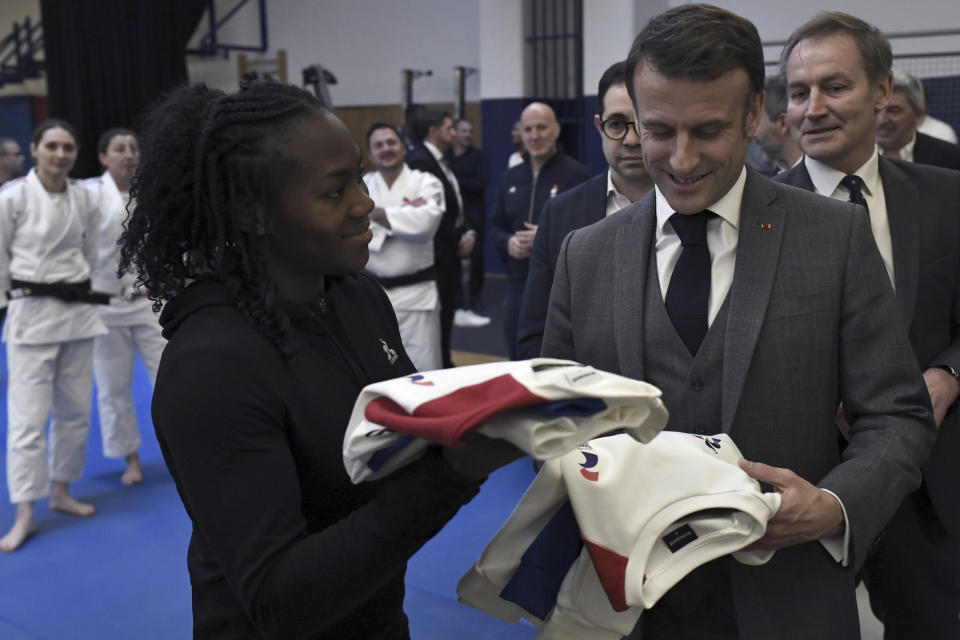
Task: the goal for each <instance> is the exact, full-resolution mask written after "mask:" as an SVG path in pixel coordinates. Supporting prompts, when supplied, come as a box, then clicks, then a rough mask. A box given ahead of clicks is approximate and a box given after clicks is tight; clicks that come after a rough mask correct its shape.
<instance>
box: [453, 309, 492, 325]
mask: <svg viewBox="0 0 960 640" xmlns="http://www.w3.org/2000/svg"><path fill="white" fill-rule="evenodd" d="M453 324H454V325H455V326H457V327H485V326H487V325H488V324H490V318H488V317H487V316H482V315H480V314H479V313H475V312H474V311H471V310H470V309H457V310H456V311H454V313H453Z"/></svg>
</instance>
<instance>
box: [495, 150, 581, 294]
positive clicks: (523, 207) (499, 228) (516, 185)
mask: <svg viewBox="0 0 960 640" xmlns="http://www.w3.org/2000/svg"><path fill="white" fill-rule="evenodd" d="M592 175H593V172H592V171H590V168H589V167H587V166H586V165H584V164H580V163H579V162H577V161H576V160H574V159H573V158H571V157H570V156H568V155H567V154H565V153H564V152H563V151H562V150H560V149H558V150H557V152H556V153H554V154H553V155H552V156H551V157H550V159H549V160H547V162H546V163H545V164H544V165H543V168H541V169H540V173H539V174H538V175H537V176H536V180H534V176H533V171H532V170H531V169H530V160H529V158H528V157H526V156H524V161H523V164H518V165H517V166H515V167H511V168H509V169H507V172H506V173H505V174H503V177H502V178H500V184H499V185H498V187H497V200H496V202H495V203H494V205H493V215H492V216H491V218H490V224H489V226H488V229H487V237H489V238H490V242H491V243H493V248H494V249H495V250H496V252H497V255H499V256H500V259H501V260H503V264H504V266H505V267H506V268H507V275H508V276H509V277H510V278H511V279H513V280H518V281H523V282H526V280H527V271H528V270H529V268H530V259H529V258H524V259H523V260H516V259H514V258H511V257H510V254H509V253H507V242H509V241H510V237H511V236H512V235H513V234H514V233H515V232H517V231H521V230H523V229H525V227H524V225H523V223H524V222H530V223H532V224H538V223H539V222H540V212H541V211H542V210H543V205H544V204H546V202H547V200H549V199H550V198H552V197H554V196H556V195H557V194H558V193H563V192H564V191H566V190H567V189H570V188H572V187H575V186H577V185H578V184H580V183H581V182H586V181H587V180H589V179H590V177H591V176H592Z"/></svg>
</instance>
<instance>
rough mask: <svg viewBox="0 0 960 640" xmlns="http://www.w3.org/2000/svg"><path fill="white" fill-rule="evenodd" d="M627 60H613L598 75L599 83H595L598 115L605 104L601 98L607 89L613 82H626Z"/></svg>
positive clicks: (601, 113) (602, 110)
mask: <svg viewBox="0 0 960 640" xmlns="http://www.w3.org/2000/svg"><path fill="white" fill-rule="evenodd" d="M626 69H627V61H626V60H621V61H620V62H614V63H613V64H612V65H610V66H609V67H607V70H606V71H604V72H603V75H602V76H600V84H599V85H597V108H598V109H599V110H600V115H601V116H602V115H603V112H604V108H605V105H604V104H603V99H604V97H605V96H606V95H607V91H608V90H609V89H610V87H612V86H613V85H615V84H626V83H627V71H626Z"/></svg>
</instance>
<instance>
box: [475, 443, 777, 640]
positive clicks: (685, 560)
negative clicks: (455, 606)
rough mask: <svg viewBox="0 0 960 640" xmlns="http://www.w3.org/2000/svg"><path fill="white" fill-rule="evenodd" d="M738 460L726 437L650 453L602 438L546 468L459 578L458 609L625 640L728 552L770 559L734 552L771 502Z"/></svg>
mask: <svg viewBox="0 0 960 640" xmlns="http://www.w3.org/2000/svg"><path fill="white" fill-rule="evenodd" d="M741 458H742V456H741V454H740V452H739V450H738V449H737V447H736V445H735V444H734V443H733V441H732V440H731V439H730V437H729V436H728V435H726V434H720V435H715V436H698V435H694V434H687V433H679V432H672V431H665V432H663V433H661V434H660V435H658V436H657V437H656V438H654V439H653V440H652V441H650V442H649V443H648V444H638V443H637V442H636V441H634V440H632V439H630V438H627V437H624V436H623V435H613V436H609V437H605V438H599V439H596V440H593V441H591V442H589V443H587V444H586V445H583V446H581V447H579V448H578V450H577V451H575V452H571V453H569V454H566V455H564V456H562V457H560V458H557V459H554V460H549V461H547V462H546V463H545V464H544V466H543V468H542V469H541V471H540V474H539V475H538V476H537V478H536V480H535V481H534V482H533V484H531V486H530V487H529V488H528V489H527V492H526V493H525V494H524V496H523V498H522V499H521V501H520V503H519V504H518V505H517V507H516V509H514V511H513V513H512V514H511V515H510V517H509V518H508V520H507V522H506V523H505V524H504V525H503V527H502V528H501V529H500V531H498V532H497V534H496V535H495V536H494V538H493V539H492V540H491V542H490V544H488V545H487V548H486V549H485V550H484V552H483V555H482V556H481V557H480V559H479V560H478V561H477V563H476V564H475V565H474V567H473V568H472V569H471V570H470V571H469V572H467V574H466V575H465V576H464V577H463V578H462V579H461V581H460V584H459V585H458V588H457V592H458V594H459V596H460V599H461V601H462V602H464V603H466V604H469V605H471V606H474V607H476V608H478V609H481V610H482V611H485V612H487V613H488V614H490V615H492V616H495V617H498V618H501V619H504V620H508V621H511V622H516V621H517V620H518V619H519V618H521V617H523V618H527V619H528V620H530V621H531V622H533V623H534V624H537V625H538V626H542V628H543V633H548V632H549V634H551V635H544V636H541V637H550V638H566V637H571V636H569V635H565V634H564V632H563V630H562V629H561V628H559V627H562V626H563V624H572V623H571V622H570V621H572V620H576V621H578V622H577V628H580V627H582V626H583V625H586V626H591V625H592V626H593V627H595V628H596V630H597V633H596V634H595V635H591V634H586V633H582V632H581V633H580V636H579V637H581V638H606V637H612V636H610V635H609V634H620V635H627V634H629V632H630V630H631V629H632V627H633V625H634V624H635V622H636V620H637V618H638V617H639V615H640V612H641V611H642V610H643V609H644V608H649V607H652V606H653V605H654V604H655V603H656V602H657V600H658V599H659V598H660V597H661V596H662V595H663V594H664V593H666V592H667V590H669V589H670V588H671V587H673V586H674V585H675V584H676V583H677V582H679V581H680V580H681V579H682V578H683V577H684V576H686V575H687V574H688V573H690V572H691V571H692V570H693V569H695V568H696V567H698V566H700V565H702V564H704V563H706V562H708V561H710V560H713V559H715V558H718V557H720V556H723V555H726V554H730V553H732V554H733V556H734V558H735V559H737V560H738V561H740V562H742V563H745V564H752V565H757V564H762V563H764V562H766V561H767V560H769V559H770V557H771V556H772V555H773V554H772V552H748V551H742V549H743V548H744V547H746V546H748V545H749V544H750V543H752V542H754V541H755V540H757V539H758V538H760V537H761V536H762V535H763V533H764V532H765V531H766V523H767V520H768V519H769V518H770V517H772V516H773V514H774V513H776V511H777V509H779V507H780V495H779V494H775V493H761V491H760V486H759V484H758V483H757V482H756V481H755V480H753V479H752V478H750V477H749V476H748V475H747V474H746V473H744V472H743V471H742V470H741V469H740V468H739V467H738V466H737V461H738V460H739V459H741ZM571 527H572V528H573V533H571ZM579 541H582V544H583V550H582V551H581V550H580V548H579V544H578V542H579ZM561 620H562V621H565V622H563V624H561V623H560V622H558V621H561ZM558 625H559V627H558Z"/></svg>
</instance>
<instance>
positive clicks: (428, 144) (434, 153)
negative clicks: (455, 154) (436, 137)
mask: <svg viewBox="0 0 960 640" xmlns="http://www.w3.org/2000/svg"><path fill="white" fill-rule="evenodd" d="M423 147H424V148H425V149H426V150H427V151H429V152H430V155H432V156H433V157H434V158H435V159H436V161H437V162H438V163H439V164H440V165H441V166H442V165H443V163H444V162H446V160H445V159H444V157H443V154H442V153H440V149H437V147H436V145H435V144H433V143H432V142H427V141H426V140H424V141H423Z"/></svg>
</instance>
